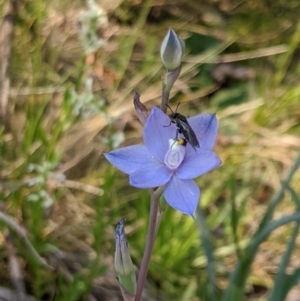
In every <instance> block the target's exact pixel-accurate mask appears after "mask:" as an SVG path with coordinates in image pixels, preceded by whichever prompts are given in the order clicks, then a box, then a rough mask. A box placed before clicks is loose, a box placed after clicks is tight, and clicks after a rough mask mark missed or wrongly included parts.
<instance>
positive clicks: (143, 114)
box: [133, 90, 148, 124]
mask: <svg viewBox="0 0 300 301" xmlns="http://www.w3.org/2000/svg"><path fill="white" fill-rule="evenodd" d="M133 103H134V108H135V112H136V114H137V116H138V118H139V120H140V122H141V124H145V122H146V120H147V117H148V110H147V108H146V107H145V106H144V105H143V104H142V103H141V101H140V93H139V92H138V91H137V90H134V96H133Z"/></svg>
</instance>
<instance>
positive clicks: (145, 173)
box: [129, 163, 173, 188]
mask: <svg viewBox="0 0 300 301" xmlns="http://www.w3.org/2000/svg"><path fill="white" fill-rule="evenodd" d="M172 174H173V172H171V171H170V170H169V169H168V168H167V167H166V166H165V165H164V164H161V163H160V164H159V165H157V166H149V167H146V168H143V169H139V170H137V171H135V172H134V173H132V174H130V176H129V178H130V185H132V186H134V187H138V188H153V187H158V186H161V185H164V184H166V183H167V182H168V181H169V180H170V178H171V177H172Z"/></svg>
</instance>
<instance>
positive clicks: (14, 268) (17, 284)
mask: <svg viewBox="0 0 300 301" xmlns="http://www.w3.org/2000/svg"><path fill="white" fill-rule="evenodd" d="M5 242H6V248H7V250H8V257H9V269H10V276H11V280H12V283H13V285H14V288H15V292H16V296H17V300H19V301H25V300H26V299H27V298H26V291H25V285H24V281H23V277H22V274H21V269H20V265H19V262H18V259H17V252H16V248H15V246H14V245H13V243H12V238H11V237H10V235H9V234H7V235H6V236H5Z"/></svg>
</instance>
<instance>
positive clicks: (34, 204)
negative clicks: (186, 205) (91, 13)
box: [0, 1, 300, 301]
mask: <svg viewBox="0 0 300 301" xmlns="http://www.w3.org/2000/svg"><path fill="white" fill-rule="evenodd" d="M224 5H225V4H224ZM1 6H2V5H1ZM175 6H176V5H175V4H174V5H173V6H172V7H173V8H174V10H172V9H171V10H170V6H164V5H162V6H161V5H159V6H157V4H155V3H154V2H153V1H144V2H141V3H139V4H138V5H136V4H135V5H134V4H133V3H131V2H129V1H124V2H122V3H121V4H120V5H119V6H117V5H116V7H115V9H114V10H110V11H109V13H108V14H109V22H110V23H109V26H108V27H106V28H105V29H103V31H104V33H106V34H107V35H108V36H110V35H111V38H110V39H108V41H107V45H106V46H105V47H104V48H99V49H98V50H97V51H96V52H95V53H92V54H89V55H87V54H86V53H85V52H84V49H85V48H84V45H82V44H81V41H80V40H79V39H78V34H77V29H76V16H77V14H78V12H79V10H78V7H83V4H82V3H81V2H77V3H74V4H70V3H69V2H66V1H63V3H61V2H58V1H53V2H44V1H33V2H32V1H25V2H24V3H23V4H22V7H21V8H20V10H19V12H18V14H17V18H16V19H15V23H14V29H13V30H14V39H13V43H12V53H11V59H10V62H9V70H8V73H7V76H8V77H9V78H10V82H11V92H10V93H11V96H10V98H9V124H8V126H7V127H4V126H1V128H0V153H1V159H2V160H1V162H0V188H1V189H0V196H1V198H0V201H1V211H2V212H4V213H6V214H7V215H9V216H11V217H12V218H13V220H14V221H16V222H18V223H19V224H20V225H22V227H24V228H25V229H26V231H27V236H28V238H29V240H30V242H31V243H32V245H33V247H34V248H35V249H36V251H37V252H38V254H40V256H42V257H43V258H44V259H45V260H46V262H48V263H49V264H50V265H51V266H54V267H56V269H55V270H48V269H47V268H45V267H44V266H42V265H41V262H40V261H39V258H37V257H36V256H34V254H33V253H32V252H31V251H30V250H29V248H28V247H27V246H26V245H25V244H24V240H22V238H20V236H19V235H18V233H16V231H13V230H11V231H10V232H11V234H12V236H13V238H14V239H13V245H14V246H15V248H16V249H17V251H18V252H17V257H18V258H19V259H20V269H21V270H22V275H24V276H23V277H24V278H23V279H24V283H25V284H26V290H27V292H28V293H29V294H31V295H34V296H35V297H36V298H38V299H43V300H68V301H71V300H85V298H87V296H88V294H90V292H91V290H92V288H94V287H95V282H94V281H95V279H96V282H97V281H100V280H101V279H103V278H101V277H104V279H105V282H106V283H109V286H110V285H111V286H110V289H111V291H115V294H116V295H117V290H118V289H117V281H116V280H115V278H114V272H113V264H112V258H113V254H114V227H115V225H116V223H117V222H118V221H119V220H120V219H121V218H125V219H126V220H127V223H126V228H125V230H126V233H127V238H128V241H129V246H130V250H131V255H132V258H133V261H134V263H135V264H136V266H137V267H138V266H139V265H140V262H141V258H142V255H143V249H144V244H145V237H146V233H147V224H148V215H149V201H150V192H149V191H147V190H138V189H134V188H132V187H130V186H129V184H128V177H127V176H126V175H124V174H122V173H121V172H120V171H118V170H116V169H114V168H113V167H112V166H110V165H109V164H108V162H107V161H105V159H104V157H103V155H102V154H103V152H106V151H109V150H110V149H112V148H115V147H118V146H120V145H122V146H125V145H131V144H135V143H140V142H141V141H142V138H141V132H142V126H141V125H140V124H139V123H138V121H137V119H136V118H135V116H134V113H133V112H134V111H133V105H132V98H133V89H134V88H137V89H138V90H139V92H140V93H141V101H142V102H143V103H144V104H145V105H146V106H147V107H148V109H150V108H151V107H152V106H153V105H159V103H160V97H161V75H162V74H163V72H164V71H163V68H162V66H161V62H160V57H159V47H160V43H161V41H162V39H163V37H164V35H165V33H166V31H167V28H168V26H172V28H173V29H174V30H175V31H176V32H177V33H178V34H179V35H180V36H181V37H182V38H183V39H184V40H185V41H186V45H187V49H186V55H185V57H184V58H183V68H182V73H181V76H180V78H179V80H178V81H177V83H176V84H175V86H174V88H173V90H172V92H171V103H172V105H173V104H175V103H176V102H179V101H180V102H182V103H184V104H182V106H181V110H182V113H183V114H186V115H194V114H198V113H200V112H209V113H212V112H216V114H217V117H218V119H219V138H218V141H217V145H216V148H215V151H216V153H218V154H219V155H220V157H221V159H222V161H223V165H222V166H221V167H220V168H219V169H217V170H215V171H213V172H211V173H209V174H208V175H206V176H204V177H201V178H199V179H197V183H198V184H199V186H200V188H201V194H202V196H201V201H200V204H201V208H202V212H201V214H202V215H203V216H204V219H203V218H202V217H200V220H199V216H198V217H197V218H196V220H193V219H191V218H190V217H187V216H184V215H182V214H180V213H179V212H175V211H174V210H173V209H172V208H167V209H166V212H165V213H164V216H163V219H162V222H161V226H160V229H159V232H158V237H157V241H156V244H155V247H154V251H153V256H152V260H151V262H150V267H149V273H148V275H149V277H148V279H149V283H148V284H147V287H146V294H147V295H148V296H154V297H153V298H154V300H155V298H156V299H157V300H182V301H185V300H204V301H206V300H215V301H218V300H220V301H227V300H228V301H230V300H238V301H239V300H244V299H245V300H268V301H279V300H284V296H285V295H286V294H287V293H288V291H289V290H290V289H291V288H292V287H293V286H294V285H295V284H296V283H297V281H298V280H299V267H298V266H297V265H296V264H295V261H293V258H294V257H293V256H294V254H295V252H299V247H298V246H297V244H296V241H297V238H298V229H299V217H298V215H299V213H297V212H298V208H299V193H300V191H299V187H298V186H299V185H297V183H298V182H299V180H300V179H299V178H300V177H299V172H296V163H295V160H296V157H297V153H298V151H299V146H300V135H299V132H300V122H299V121H300V109H299V98H300V89H299V87H298V82H299V77H300V63H299V24H297V20H298V19H297V18H298V14H297V11H299V9H300V7H299V4H298V2H297V1H290V2H289V3H288V4H284V6H282V4H281V3H279V2H278V1H275V2H274V3H273V2H272V3H268V4H267V3H266V4H265V3H262V2H261V1H251V3H250V2H247V3H243V4H241V5H239V6H237V7H227V10H226V9H225V8H224V7H223V6H221V5H220V6H218V5H216V7H214V8H211V7H209V5H208V4H205V3H204V4H203V5H202V6H199V5H198V2H197V1H194V2H190V3H185V4H182V5H180V6H179V5H178V7H177V8H176V9H175ZM281 11H283V12H284V13H283V14H281V13H279V12H281ZM63 13H64V14H63ZM209 17H210V18H209ZM212 17H214V18H212ZM64 18H65V19H64ZM279 20H280V22H279ZM277 45H284V46H285V47H286V51H284V52H280V53H278V54H273V55H270V52H268V50H266V49H267V48H268V47H272V46H277ZM268 49H270V48H268ZM253 51H254V53H255V54H254V57H252V58H250V56H249V55H250V52H251V53H252V54H253ZM240 53H244V55H245V56H244V59H242V60H241V61H240V60H239V54H240ZM93 54H95V56H94V57H93ZM228 54H233V55H232V56H231V58H232V61H233V62H234V63H235V64H236V65H238V66H239V67H243V68H247V70H251V72H253V71H254V72H255V74H256V75H255V77H253V76H250V77H249V78H248V79H246V80H238V79H234V78H229V79H228V82H227V83H226V85H224V86H223V87H222V88H219V87H218V85H217V84H215V83H214V81H213V79H212V76H211V72H212V70H213V68H214V63H216V62H220V61H221V62H222V61H224V60H225V59H228ZM233 70H234V69H233ZM245 70H246V69H245ZM89 78H93V85H92V93H91V89H90V88H89V86H88V85H89V83H88V79H89ZM212 90H214V91H215V92H214V93H212V94H209V93H208V92H207V91H212ZM123 137H125V139H123ZM293 164H294V167H295V170H294V173H293V174H292V175H291V177H290V179H289V180H288V181H287V182H281V181H282V180H283V179H284V176H285V175H286V174H287V173H288V170H289V168H290V167H291V166H293ZM298 165H299V163H298ZM282 183H283V184H282ZM295 212H296V213H295ZM272 217H274V220H272ZM6 229H12V227H11V226H8V225H7V223H5V222H1V231H2V232H3V235H1V239H0V258H1V261H0V262H1V263H2V264H1V265H2V269H1V272H0V280H1V285H2V284H3V286H7V287H10V288H13V282H12V276H11V272H10V270H9V265H8V264H7V260H8V258H9V254H8V251H7V243H6V240H5V239H6V235H7V231H6ZM203 234H205V235H204V238H205V239H204V240H203ZM201 237H202V238H201ZM211 248H212V249H213V252H211V251H210V250H211ZM270 253H271V255H270ZM62 254H63V256H61V255H62ZM207 255H209V256H207ZM278 263H279V264H278ZM270 266H272V268H273V269H270ZM274 267H275V269H274ZM287 267H288V269H287ZM232 271H233V272H232ZM108 275H110V276H108ZM109 277H111V278H109ZM99 279H100V280H99ZM107 279H112V280H110V281H112V282H109V280H107ZM273 281H274V283H275V285H274V288H273ZM110 283H112V284H110ZM279 283H284V285H278V284H279ZM258 288H260V289H261V293H260V294H255V292H256V291H257V290H258ZM157 292H158V293H157ZM155 296H158V297H155Z"/></svg>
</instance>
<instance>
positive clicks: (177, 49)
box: [160, 28, 185, 71]
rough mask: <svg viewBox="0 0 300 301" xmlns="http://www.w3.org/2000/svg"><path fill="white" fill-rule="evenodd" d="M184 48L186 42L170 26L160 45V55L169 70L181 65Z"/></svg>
mask: <svg viewBox="0 0 300 301" xmlns="http://www.w3.org/2000/svg"><path fill="white" fill-rule="evenodd" d="M184 48H185V45H184V42H183V41H182V40H181V39H180V38H179V37H178V36H177V34H176V33H175V31H174V30H173V29H172V28H169V31H168V33H167V34H166V36H165V38H164V40H163V42H162V44H161V47H160V57H161V60H162V62H163V64H164V66H165V67H166V69H167V70H168V71H171V70H175V69H176V68H178V67H179V66H180V65H181V59H182V56H183V53H184Z"/></svg>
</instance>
